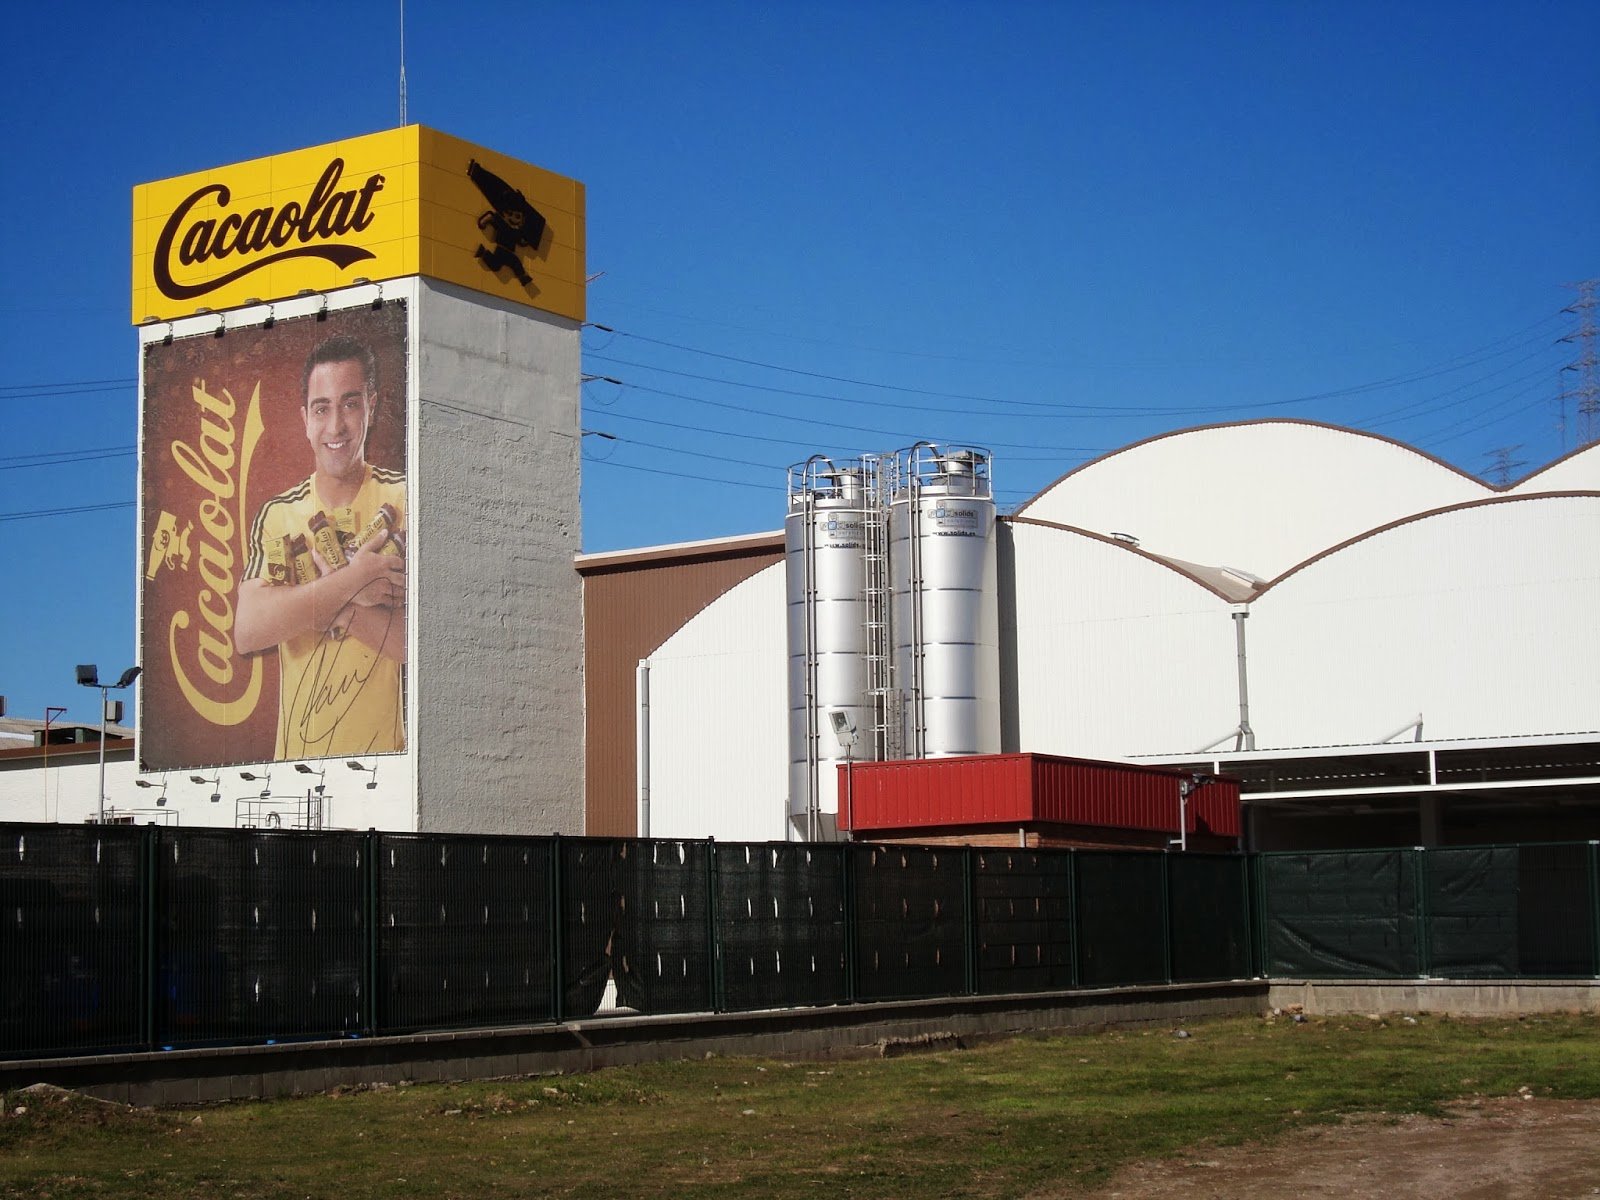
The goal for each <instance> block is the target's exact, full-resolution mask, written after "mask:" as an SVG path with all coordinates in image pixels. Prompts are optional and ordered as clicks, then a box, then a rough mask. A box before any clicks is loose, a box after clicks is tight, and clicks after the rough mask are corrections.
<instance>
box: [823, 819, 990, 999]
mask: <svg viewBox="0 0 1600 1200" xmlns="http://www.w3.org/2000/svg"><path fill="white" fill-rule="evenodd" d="M850 857H851V869H852V871H853V872H854V876H855V881H854V892H855V897H854V908H855V921H856V964H855V966H856V995H857V996H858V997H859V998H860V999H862V1000H900V999H905V998H907V997H912V996H949V995H954V994H956V993H958V992H961V991H963V990H965V987H966V969H967V967H966V950H967V947H966V920H967V912H966V907H967V906H966V890H967V889H966V882H965V879H964V874H963V868H962V860H963V854H962V851H960V850H942V849H939V850H936V849H931V848H929V847H926V846H853V847H851V851H850Z"/></svg>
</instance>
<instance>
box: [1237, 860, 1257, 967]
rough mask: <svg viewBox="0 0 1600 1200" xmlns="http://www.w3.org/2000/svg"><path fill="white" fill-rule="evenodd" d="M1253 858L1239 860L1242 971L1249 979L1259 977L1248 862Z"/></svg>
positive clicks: (1254, 916) (1253, 905)
mask: <svg viewBox="0 0 1600 1200" xmlns="http://www.w3.org/2000/svg"><path fill="white" fill-rule="evenodd" d="M1252 857H1253V856H1252V855H1249V854H1245V855H1242V856H1241V857H1240V859H1239V899H1240V900H1241V901H1243V903H1244V970H1245V976H1246V978H1249V979H1255V978H1258V977H1259V976H1260V975H1261V971H1260V968H1259V967H1258V966H1257V965H1256V928H1255V920H1256V910H1255V904H1254V897H1253V896H1252V895H1251V894H1250V892H1251V889H1250V860H1251V858H1252Z"/></svg>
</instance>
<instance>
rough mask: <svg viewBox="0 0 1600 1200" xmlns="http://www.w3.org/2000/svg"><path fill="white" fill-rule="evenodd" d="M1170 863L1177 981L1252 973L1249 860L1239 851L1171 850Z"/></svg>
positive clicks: (1169, 890)
mask: <svg viewBox="0 0 1600 1200" xmlns="http://www.w3.org/2000/svg"><path fill="white" fill-rule="evenodd" d="M1167 868H1168V871H1167V905H1168V911H1169V912H1170V913H1171V914H1172V915H1171V922H1172V932H1171V935H1170V936H1171V939H1172V979H1173V982H1175V983H1194V982H1200V981H1202V980H1211V979H1245V978H1248V977H1249V976H1250V974H1251V968H1252V964H1251V961H1250V901H1249V894H1250V893H1249V885H1250V880H1249V860H1248V859H1246V858H1245V857H1244V856H1243V855H1238V854H1226V855H1207V854H1171V855H1168V856H1167Z"/></svg>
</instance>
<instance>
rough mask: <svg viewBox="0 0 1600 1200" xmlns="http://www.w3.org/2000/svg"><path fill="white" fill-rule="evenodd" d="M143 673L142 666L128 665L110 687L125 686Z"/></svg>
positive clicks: (80, 668)
mask: <svg viewBox="0 0 1600 1200" xmlns="http://www.w3.org/2000/svg"><path fill="white" fill-rule="evenodd" d="M78 669H79V670H80V671H81V670H82V669H83V668H82V667H79V668H78ZM143 673H144V668H143V667H129V668H128V669H127V670H126V671H124V672H123V673H122V676H121V677H120V678H119V679H118V680H117V681H116V683H114V684H112V685H111V686H112V687H118V688H125V687H127V686H128V685H129V684H130V683H132V682H133V681H134V680H135V679H137V678H139V676H140V675H142V674H143Z"/></svg>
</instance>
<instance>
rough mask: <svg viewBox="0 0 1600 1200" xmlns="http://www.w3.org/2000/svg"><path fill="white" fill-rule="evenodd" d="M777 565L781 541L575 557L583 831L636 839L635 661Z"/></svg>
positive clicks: (779, 536) (770, 539) (759, 540)
mask: <svg viewBox="0 0 1600 1200" xmlns="http://www.w3.org/2000/svg"><path fill="white" fill-rule="evenodd" d="M782 561H783V535H782V534H772V535H771V536H769V537H760V538H749V539H744V540H742V541H740V542H739V543H736V544H734V545H732V546H725V547H717V546H709V547H705V548H703V549H697V550H693V551H689V552H686V551H685V550H684V549H683V548H671V549H664V550H662V551H660V552H657V553H652V552H650V551H641V552H640V553H639V554H637V555H632V556H629V558H628V559H626V560H624V561H610V562H607V561H605V560H600V561H597V562H587V563H586V562H585V561H583V560H581V559H580V560H579V562H578V565H577V569H578V573H579V574H580V575H582V576H583V643H584V684H583V686H584V724H585V731H584V767H585V774H584V778H585V781H586V783H585V788H586V794H585V797H584V832H586V833H587V834H589V835H590V836H591V837H632V836H633V835H634V834H635V833H636V832H637V818H638V812H637V804H636V800H637V797H636V795H635V791H636V784H637V781H636V779H635V773H636V763H637V759H636V749H635V729H636V716H637V714H636V712H635V694H634V677H635V671H636V669H637V668H638V665H639V660H640V659H641V658H646V657H648V656H649V655H650V653H651V652H652V651H653V650H655V649H656V647H658V646H660V645H661V643H662V642H664V641H666V640H667V639H668V638H669V637H671V636H672V635H673V634H674V633H676V632H677V631H678V629H680V628H681V627H682V626H683V624H684V622H686V621H688V620H689V618H691V617H693V616H694V615H695V614H696V613H698V612H699V611H700V610H701V609H703V608H704V607H705V606H706V605H708V604H710V603H711V602H712V601H713V600H715V599H716V598H717V597H718V596H720V595H722V594H723V593H724V592H726V591H728V590H729V589H730V588H732V587H734V586H735V585H737V584H739V583H742V582H743V581H744V580H746V579H748V578H749V577H750V576H752V575H754V574H755V573H756V572H758V571H761V570H763V569H765V568H766V567H769V566H771V565H773V564H774V563H778V562H782Z"/></svg>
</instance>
